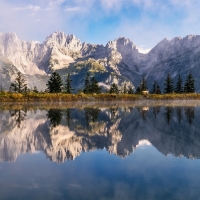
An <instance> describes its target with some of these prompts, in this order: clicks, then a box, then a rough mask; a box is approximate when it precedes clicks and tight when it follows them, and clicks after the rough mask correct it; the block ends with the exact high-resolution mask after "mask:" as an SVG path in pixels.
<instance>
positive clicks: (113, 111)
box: [0, 103, 200, 200]
mask: <svg viewBox="0 0 200 200" xmlns="http://www.w3.org/2000/svg"><path fill="white" fill-rule="evenodd" d="M199 158H200V107H199V106H194V105H185V106H170V105H166V106H165V105H162V106H161V105H160V106H159V105H154V106H148V105H141V106H137V105H128V104H125V103H121V104H118V105H105V106H104V105H101V106H96V105H85V106H84V105H83V106H77V107H76V106H71V107H69V106H62V107H59V106H54V107H52V108H51V107H48V108H46V107H44V106H43V107H42V106H41V107H33V108H32V107H30V106H23V105H22V106H7V107H6V106H5V108H3V109H1V110H0V199H1V200H4V199H6V200H11V199H14V200H18V199H29V200H32V199H37V200H40V199H41V200H42V199H48V200H51V199H52V200H56V199H58V200H62V199H63V200H64V199H65V200H66V199H67V200H90V199H91V200H93V199H95V200H99V199H100V200H111V199H116V200H122V199H123V200H126V199H127V200H130V199H137V200H140V199H141V200H143V199H144V200H157V199H158V200H165V199H170V200H171V199H181V200H183V199H187V200H188V199H190V200H191V199H194V200H197V199H199V197H200V160H199Z"/></svg>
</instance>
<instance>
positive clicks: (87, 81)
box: [83, 72, 91, 94]
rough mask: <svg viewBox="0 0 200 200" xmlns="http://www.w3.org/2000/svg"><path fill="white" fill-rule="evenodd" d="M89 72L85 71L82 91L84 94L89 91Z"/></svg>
mask: <svg viewBox="0 0 200 200" xmlns="http://www.w3.org/2000/svg"><path fill="white" fill-rule="evenodd" d="M90 86H91V85H90V74H89V72H87V74H86V78H85V84H84V89H83V92H84V93H85V94H89V93H90Z"/></svg>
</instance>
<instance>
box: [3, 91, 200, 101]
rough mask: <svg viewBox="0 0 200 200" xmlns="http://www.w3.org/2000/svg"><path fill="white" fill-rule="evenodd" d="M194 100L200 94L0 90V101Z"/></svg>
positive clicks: (199, 97)
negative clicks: (66, 92) (11, 91)
mask: <svg viewBox="0 0 200 200" xmlns="http://www.w3.org/2000/svg"><path fill="white" fill-rule="evenodd" d="M143 99H149V100H179V99H180V100H187V99H188V100H189V99H191V100H196V99H200V94H195V93H191V94H159V95H158V94H148V95H137V94H108V93H101V94H84V93H79V94H64V93H34V92H30V93H28V94H19V93H10V92H1V93H0V102H71V101H134V100H143Z"/></svg>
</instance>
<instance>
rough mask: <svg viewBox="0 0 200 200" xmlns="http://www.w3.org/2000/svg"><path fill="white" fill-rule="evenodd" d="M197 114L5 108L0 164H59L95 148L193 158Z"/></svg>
mask: <svg viewBox="0 0 200 200" xmlns="http://www.w3.org/2000/svg"><path fill="white" fill-rule="evenodd" d="M199 111H200V110H199V107H198V108H195V107H192V106H187V107H174V108H173V107H169V106H167V107H159V106H155V107H150V108H148V107H128V106H127V107H123V108H120V107H117V106H112V107H104V108H99V107H95V108H90V107H85V108H82V109H81V108H78V109H77V108H67V109H64V110H62V109H50V110H47V111H46V110H42V109H38V110H35V111H34V110H31V111H28V110H27V109H26V108H24V109H21V110H20V109H13V110H12V109H10V110H9V111H4V112H0V119H1V120H0V161H10V162H13V161H15V160H16V159H17V157H18V156H19V155H21V154H24V153H37V152H38V151H42V152H44V153H45V154H46V156H47V158H49V159H50V160H52V161H53V162H57V163H60V162H65V161H66V160H74V159H75V158H76V157H77V156H80V154H81V153H82V152H88V151H94V150H96V149H106V150H107V151H108V152H109V153H111V154H115V155H117V156H120V157H122V158H123V157H126V156H129V155H130V154H131V153H132V152H134V151H135V150H136V149H137V148H138V147H140V146H141V145H153V146H154V147H155V148H157V150H158V151H159V152H161V153H162V154H164V155H168V154H173V155H174V156H176V157H181V156H185V157H187V158H196V159H197V158H200V150H199V147H200V134H199V128H200V127H199V121H198V119H199V117H200V116H199V113H200V112H199ZM172 133H173V134H172ZM188 133H189V134H188Z"/></svg>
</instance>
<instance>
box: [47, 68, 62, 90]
mask: <svg viewBox="0 0 200 200" xmlns="http://www.w3.org/2000/svg"><path fill="white" fill-rule="evenodd" d="M46 86H47V89H46V91H48V92H50V93H59V92H61V91H62V86H63V83H62V80H61V77H60V75H59V74H58V73H57V72H53V73H52V75H51V76H50V79H49V81H48V82H47V84H46Z"/></svg>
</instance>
